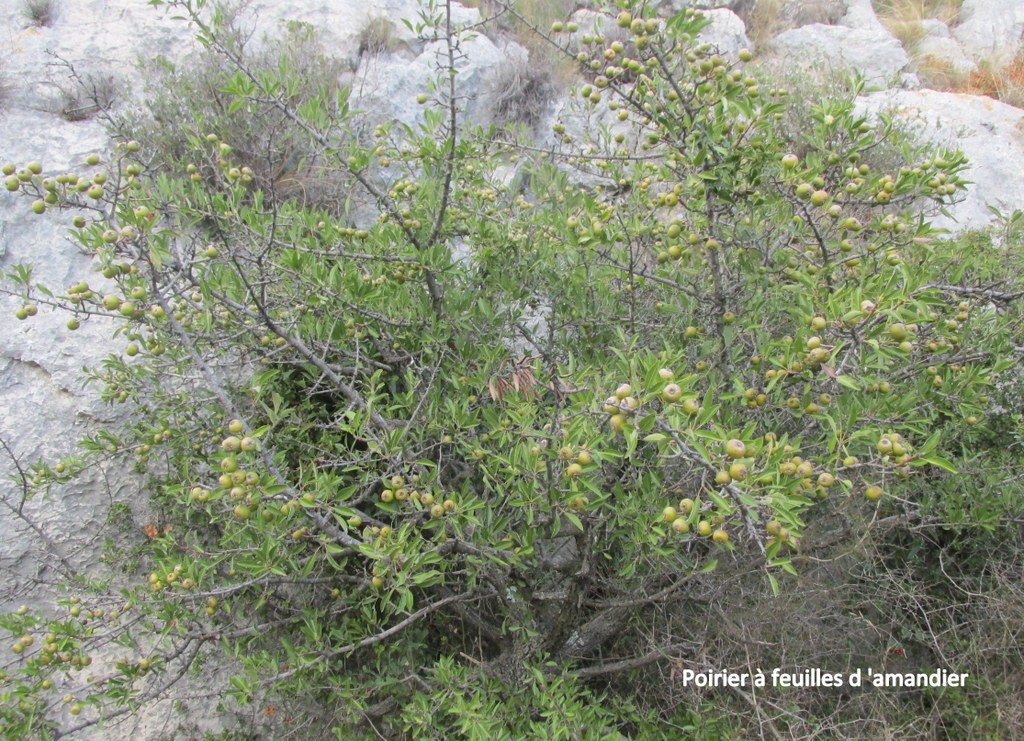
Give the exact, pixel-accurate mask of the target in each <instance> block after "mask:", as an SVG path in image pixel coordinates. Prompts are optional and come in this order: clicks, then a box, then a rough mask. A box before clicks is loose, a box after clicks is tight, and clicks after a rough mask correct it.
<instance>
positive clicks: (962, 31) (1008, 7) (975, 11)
mask: <svg viewBox="0 0 1024 741" xmlns="http://www.w3.org/2000/svg"><path fill="white" fill-rule="evenodd" d="M953 35H954V36H955V37H956V40H957V41H959V42H960V44H961V46H962V47H963V49H964V50H965V51H966V53H967V54H968V55H969V56H971V57H972V58H974V59H975V60H977V61H982V60H986V61H988V62H990V63H991V64H993V65H994V66H1001V65H1003V64H1006V63H1007V62H1009V61H1011V60H1012V59H1014V58H1015V57H1016V56H1017V55H1018V54H1020V52H1021V49H1022V48H1024V3H1022V2H1020V0H964V4H963V5H962V6H961V8H960V17H959V23H957V25H956V28H955V29H953Z"/></svg>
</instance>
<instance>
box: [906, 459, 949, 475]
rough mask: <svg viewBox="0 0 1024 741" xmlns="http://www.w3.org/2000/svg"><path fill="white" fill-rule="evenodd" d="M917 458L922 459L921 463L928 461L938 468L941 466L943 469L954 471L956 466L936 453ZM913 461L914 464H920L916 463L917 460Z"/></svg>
mask: <svg viewBox="0 0 1024 741" xmlns="http://www.w3.org/2000/svg"><path fill="white" fill-rule="evenodd" d="M918 460H919V461H922V462H923V463H930V464H931V465H933V466H937V467H938V468H941V469H942V470H943V471H949V472H950V473H956V466H954V465H953V464H952V463H951V462H949V461H947V460H946V459H945V458H941V457H939V456H937V455H929V456H925V457H923V458H918ZM914 463H915V465H921V464H918V463H917V461H914Z"/></svg>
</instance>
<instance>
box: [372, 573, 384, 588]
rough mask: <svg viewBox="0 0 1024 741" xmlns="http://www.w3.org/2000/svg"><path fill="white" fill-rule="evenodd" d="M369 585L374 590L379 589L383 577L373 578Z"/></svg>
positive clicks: (382, 583)
mask: <svg viewBox="0 0 1024 741" xmlns="http://www.w3.org/2000/svg"><path fill="white" fill-rule="evenodd" d="M370 584H372V585H373V588H374V589H380V588H381V587H383V586H384V577H382V576H375V577H373V578H372V579H370Z"/></svg>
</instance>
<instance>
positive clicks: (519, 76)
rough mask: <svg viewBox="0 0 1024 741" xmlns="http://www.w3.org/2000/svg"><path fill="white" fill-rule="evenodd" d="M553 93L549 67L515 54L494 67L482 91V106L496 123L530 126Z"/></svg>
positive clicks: (538, 116)
mask: <svg viewBox="0 0 1024 741" xmlns="http://www.w3.org/2000/svg"><path fill="white" fill-rule="evenodd" d="M554 94H555V89H554V84H553V83H552V79H551V72H550V70H548V69H546V68H544V67H543V66H541V65H539V64H536V63H534V62H531V60H530V59H529V58H528V57H525V56H523V57H518V56H517V57H512V58H511V59H509V60H508V62H507V63H505V64H502V65H500V66H498V67H496V68H495V69H494V71H493V72H492V74H491V76H490V78H489V80H488V81H487V84H486V86H485V89H484V91H483V99H484V103H483V107H484V109H485V110H487V111H488V112H489V118H490V119H491V121H492V122H494V123H495V124H497V125H498V126H509V125H512V124H522V125H525V126H526V127H527V128H528V129H533V128H534V127H535V126H536V125H537V122H538V121H539V120H540V117H541V115H542V114H543V113H544V111H545V109H546V108H547V107H548V105H550V103H551V101H552V99H553V98H554Z"/></svg>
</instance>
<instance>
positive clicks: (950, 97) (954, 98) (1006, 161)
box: [859, 90, 1024, 232]
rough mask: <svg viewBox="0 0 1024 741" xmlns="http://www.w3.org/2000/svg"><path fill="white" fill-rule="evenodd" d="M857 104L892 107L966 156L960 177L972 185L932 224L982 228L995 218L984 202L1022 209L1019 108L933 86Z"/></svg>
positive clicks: (1023, 115)
mask: <svg viewBox="0 0 1024 741" xmlns="http://www.w3.org/2000/svg"><path fill="white" fill-rule="evenodd" d="M859 105H860V106H861V107H862V109H863V110H865V111H866V112H878V111H880V110H892V111H894V112H895V113H896V117H897V120H899V121H901V122H903V123H904V124H906V125H907V126H908V127H909V128H911V129H912V130H914V131H916V132H917V133H918V134H919V135H920V136H921V137H922V138H923V139H924V140H925V141H928V142H931V143H933V144H935V145H938V146H945V147H950V148H959V149H962V150H963V152H964V153H965V154H966V155H967V158H968V160H969V161H970V162H969V167H968V169H967V171H966V172H965V173H964V174H963V176H964V177H965V178H966V179H967V180H969V181H972V182H973V185H971V186H970V187H969V190H968V191H967V196H966V198H965V199H964V200H963V201H962V202H961V203H958V204H956V205H955V206H953V207H952V208H951V209H950V213H951V215H952V219H950V218H947V217H945V216H942V215H937V216H936V217H935V219H934V223H935V225H936V226H940V227H944V228H946V229H949V230H951V231H953V232H958V231H964V230H971V229H983V228H985V227H987V226H989V225H991V224H992V223H993V221H994V220H995V215H994V214H993V213H992V212H991V211H990V210H989V205H991V206H993V207H995V208H997V209H999V210H1001V211H1003V212H1004V213H1009V212H1012V211H1013V210H1014V209H1020V208H1024V182H1022V181H1021V178H1020V173H1021V171H1022V170H1024V110H1021V109H1019V108H1014V107H1013V106H1009V105H1006V104H1005V103H1000V102H999V101H996V100H992V99H991V98H986V97H983V96H977V95H963V94H957V93H942V92H936V91H934V90H914V91H911V90H900V91H887V92H881V93H875V94H872V95H868V96H864V97H862V98H861V99H860V100H859Z"/></svg>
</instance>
